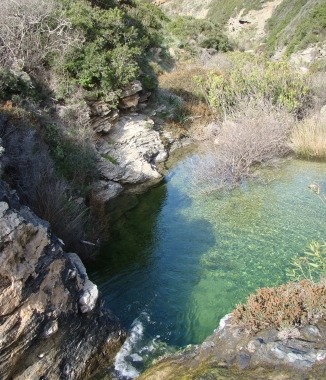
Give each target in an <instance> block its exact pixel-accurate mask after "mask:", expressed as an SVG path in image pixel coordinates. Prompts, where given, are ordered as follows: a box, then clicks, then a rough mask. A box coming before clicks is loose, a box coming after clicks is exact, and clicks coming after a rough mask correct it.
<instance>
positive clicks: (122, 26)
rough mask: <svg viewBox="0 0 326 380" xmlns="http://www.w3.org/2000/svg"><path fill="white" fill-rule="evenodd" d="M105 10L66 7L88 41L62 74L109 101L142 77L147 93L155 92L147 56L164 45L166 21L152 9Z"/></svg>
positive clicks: (79, 3) (83, 5) (80, 1)
mask: <svg viewBox="0 0 326 380" xmlns="http://www.w3.org/2000/svg"><path fill="white" fill-rule="evenodd" d="M104 3H105V2H104ZM101 4H102V7H99V6H91V4H90V3H89V2H87V1H84V0H78V1H75V2H67V9H66V13H67V16H68V18H69V19H70V21H71V23H72V25H73V27H74V28H76V29H77V30H78V31H79V32H80V33H81V34H82V35H83V36H84V39H85V41H84V44H83V46H82V47H81V48H74V49H73V50H71V51H70V53H69V54H68V55H67V58H66V60H65V62H64V64H63V67H62V66H61V67H59V68H58V72H62V71H65V72H67V73H68V76H69V78H70V79H71V80H72V79H73V80H74V81H75V82H76V83H78V84H80V85H81V86H82V87H83V88H85V89H87V90H89V91H92V92H94V93H95V94H96V95H98V96H101V97H103V98H104V99H105V100H111V99H112V92H114V91H117V90H119V89H120V88H121V87H123V86H126V85H127V84H129V83H130V82H131V81H132V80H134V79H135V78H137V77H139V76H141V75H143V77H144V81H145V82H146V85H147V87H153V86H155V80H154V77H155V75H154V74H153V73H152V70H151V69H150V66H149V63H148V57H147V54H146V51H147V50H148V49H149V48H150V47H153V46H157V45H159V44H160V41H161V37H160V33H159V30H160V28H161V25H162V23H163V22H165V21H166V20H167V19H166V17H165V16H164V15H163V13H162V12H161V11H160V10H159V9H158V8H157V7H154V6H153V5H151V4H135V5H134V6H126V5H123V6H111V7H110V6H106V7H104V8H103V2H102V3H101ZM104 5H105V4H104Z"/></svg>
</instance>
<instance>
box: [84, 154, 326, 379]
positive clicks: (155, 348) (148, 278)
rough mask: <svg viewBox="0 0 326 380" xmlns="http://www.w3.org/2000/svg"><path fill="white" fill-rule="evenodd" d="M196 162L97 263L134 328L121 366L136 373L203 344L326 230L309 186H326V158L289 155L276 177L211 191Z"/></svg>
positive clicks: (126, 224)
mask: <svg viewBox="0 0 326 380" xmlns="http://www.w3.org/2000/svg"><path fill="white" fill-rule="evenodd" d="M191 160H192V158H191V157H189V158H186V159H184V160H183V161H182V162H179V163H178V164H177V165H176V166H175V167H174V168H173V169H171V171H170V173H169V175H168V176H167V177H166V180H165V181H164V183H162V184H161V185H159V186H157V187H156V188H153V189H151V190H150V191H149V192H148V193H146V194H144V195H143V196H141V198H140V199H139V203H138V205H137V207H135V208H134V209H132V210H131V211H129V212H127V213H126V214H125V215H124V217H123V218H122V219H121V220H120V221H119V222H117V223H116V224H115V225H114V226H113V227H112V231H111V240H110V242H109V244H107V245H106V246H104V247H103V248H102V249H101V252H100V255H99V257H98V259H97V260H96V262H95V263H92V264H91V265H89V266H88V268H87V269H88V273H89V276H90V278H91V280H92V281H94V282H95V283H96V284H97V285H98V286H99V288H100V290H101V292H102V294H103V295H104V298H105V300H106V304H107V306H108V307H109V308H110V309H111V310H112V311H113V312H114V314H116V315H117V316H118V317H119V318H120V320H121V322H122V324H123V325H124V326H125V327H126V328H131V329H132V330H131V331H132V334H131V337H132V341H129V346H128V348H127V349H126V351H125V352H124V353H122V354H121V357H120V359H119V360H120V364H119V363H118V364H117V369H118V370H119V371H120V373H124V374H125V375H126V377H127V378H128V377H129V378H132V377H135V376H136V375H137V373H138V372H139V371H141V370H142V369H143V368H144V366H146V365H147V364H146V363H148V362H149V361H150V359H151V358H152V357H153V356H155V355H158V354H161V353H162V351H164V350H166V349H167V348H170V347H183V346H185V345H188V344H194V343H201V342H202V341H203V340H204V339H205V338H206V337H207V336H208V335H210V334H211V333H212V332H213V330H214V328H216V327H217V326H218V324H219V320H220V319H221V318H222V317H223V316H224V315H225V314H227V313H228V312H230V311H232V309H234V307H235V305H236V304H237V303H240V302H243V301H245V299H246V297H247V296H248V295H249V294H250V293H251V292H253V291H254V290H255V289H257V288H259V287H263V286H273V285H278V284H281V283H283V282H285V281H287V280H288V279H287V277H286V268H288V267H289V265H290V262H291V258H292V257H293V256H294V255H295V254H296V253H302V252H303V251H304V250H305V247H306V246H307V244H308V243H310V242H311V240H313V239H316V240H322V239H323V238H325V236H326V234H325V218H326V206H325V205H323V203H322V202H321V200H320V199H319V198H318V196H317V195H316V194H315V193H313V192H312V191H311V190H310V189H309V188H308V186H309V185H310V184H311V183H312V182H317V183H319V184H320V185H322V186H323V185H324V186H325V185H326V164H325V163H316V162H305V161H296V160H293V161H288V162H286V163H284V164H283V165H282V167H281V169H278V170H273V171H268V172H267V174H266V175H267V176H268V177H275V179H274V180H273V181H271V182H269V183H268V185H264V184H262V183H257V182H255V183H245V184H243V185H242V186H241V187H240V188H238V189H236V190H233V191H232V192H229V193H224V194H220V193H219V194H218V193H215V194H214V193H212V194H210V195H205V194H202V192H201V191H200V189H199V188H197V189H194V188H193V187H192V186H191V182H192V181H191V180H190V175H194V173H193V172H192V171H191V170H190V168H189V162H190V161H191ZM191 173H192V174H191ZM128 360H129V363H127V362H128ZM119 365H120V367H119Z"/></svg>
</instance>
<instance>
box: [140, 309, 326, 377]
mask: <svg viewBox="0 0 326 380" xmlns="http://www.w3.org/2000/svg"><path fill="white" fill-rule="evenodd" d="M230 316H231V315H229V316H226V318H224V319H223V320H222V321H221V324H220V327H219V328H218V329H216V330H215V332H214V333H213V335H211V336H210V337H208V338H207V339H206V340H205V342H204V343H203V344H201V345H199V346H193V347H192V349H189V348H188V349H187V350H185V351H184V352H181V353H178V354H174V355H171V356H170V357H167V358H164V359H162V360H161V361H159V362H158V363H156V364H155V365H154V366H153V367H151V368H149V369H148V370H147V371H145V372H144V373H143V374H141V375H140V377H139V380H156V379H157V378H160V379H162V380H173V379H177V378H178V379H179V378H180V379H181V378H183V376H188V377H189V378H190V377H191V378H192V379H198V380H199V379H204V378H205V379H206V378H207V379H220V378H223V379H224V378H232V379H233V378H234V379H244V380H249V379H250V380H251V379H260V380H263V379H266V380H267V379H272V378H273V379H282V380H292V379H300V380H301V379H305V378H323V377H324V373H325V370H326V350H325V346H324V340H323V339H320V338H321V337H325V336H326V324H325V322H320V323H319V324H318V325H317V326H315V325H311V326H305V327H304V328H302V329H301V331H300V336H299V335H298V334H287V336H288V338H287V339H286V340H280V339H279V337H278V336H279V333H280V332H279V331H277V330H274V329H267V330H265V331H261V332H259V333H257V334H256V335H255V336H250V335H248V334H247V333H245V332H244V331H242V330H241V329H239V328H235V327H234V326H232V324H231V318H230ZM292 330H293V329H292ZM302 337H304V338H302ZM199 366H200V371H198V368H199Z"/></svg>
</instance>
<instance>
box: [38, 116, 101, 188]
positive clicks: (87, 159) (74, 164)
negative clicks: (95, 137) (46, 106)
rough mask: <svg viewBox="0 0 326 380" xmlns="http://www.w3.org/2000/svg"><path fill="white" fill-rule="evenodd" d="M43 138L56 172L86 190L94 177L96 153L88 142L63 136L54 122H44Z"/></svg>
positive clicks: (75, 185) (76, 186)
mask: <svg viewBox="0 0 326 380" xmlns="http://www.w3.org/2000/svg"><path fill="white" fill-rule="evenodd" d="M42 135H43V139H44V141H45V142H46V144H47V145H48V146H49V149H50V153H51V156H52V158H53V160H54V162H55V167H56V169H57V171H58V173H59V174H60V175H61V176H63V177H64V178H65V179H66V180H68V181H70V182H71V183H72V184H73V186H74V187H75V188H76V189H77V188H78V189H79V190H82V191H87V189H88V187H89V185H90V184H91V183H92V181H93V180H94V178H95V177H96V155H95V152H94V150H93V149H92V147H91V146H90V145H88V144H83V145H82V144H80V143H78V139H75V138H74V136H73V135H72V136H65V135H64V134H63V132H62V130H61V129H60V127H59V126H58V125H56V124H50V123H49V124H44V126H43V129H42Z"/></svg>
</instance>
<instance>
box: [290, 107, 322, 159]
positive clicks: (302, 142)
mask: <svg viewBox="0 0 326 380" xmlns="http://www.w3.org/2000/svg"><path fill="white" fill-rule="evenodd" d="M290 146H291V148H292V149H293V151H294V152H295V153H296V154H297V155H298V156H300V157H303V158H322V159H325V158H326V116H321V115H320V114H319V113H315V114H314V115H312V116H310V117H308V118H307V119H304V120H302V121H301V122H300V123H297V124H296V125H295V127H294V128H293V130H292V132H291V137H290Z"/></svg>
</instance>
